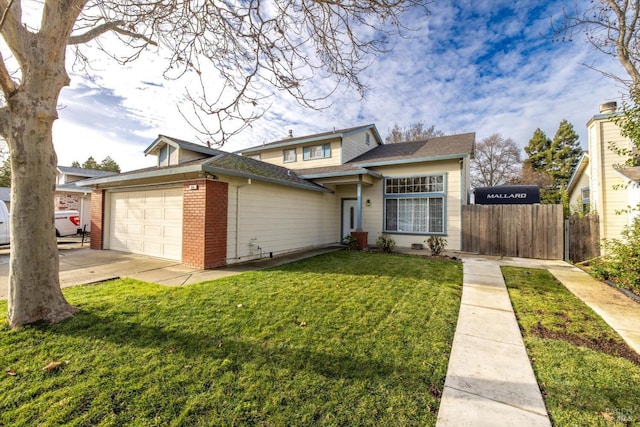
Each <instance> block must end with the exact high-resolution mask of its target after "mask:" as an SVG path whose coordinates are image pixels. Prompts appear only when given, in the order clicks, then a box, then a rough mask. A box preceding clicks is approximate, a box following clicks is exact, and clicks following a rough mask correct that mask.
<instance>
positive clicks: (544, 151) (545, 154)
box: [524, 128, 551, 173]
mask: <svg viewBox="0 0 640 427" xmlns="http://www.w3.org/2000/svg"><path fill="white" fill-rule="evenodd" d="M550 149H551V140H550V139H549V138H548V137H547V135H546V134H545V133H544V132H543V131H542V130H541V129H540V128H538V129H536V130H535V131H534V132H533V136H532V137H531V139H530V140H529V144H527V146H526V147H524V152H525V153H527V155H528V156H529V157H528V158H527V159H526V160H525V163H526V164H527V165H529V166H530V167H531V169H532V170H534V171H536V172H538V173H540V172H546V171H547V170H548V169H549V166H550V164H551V151H550Z"/></svg>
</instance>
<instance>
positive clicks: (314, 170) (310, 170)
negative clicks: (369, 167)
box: [295, 163, 366, 176]
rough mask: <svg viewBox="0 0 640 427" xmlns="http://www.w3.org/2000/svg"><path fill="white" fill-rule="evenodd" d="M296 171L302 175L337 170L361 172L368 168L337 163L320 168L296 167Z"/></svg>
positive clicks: (320, 173)
mask: <svg viewBox="0 0 640 427" xmlns="http://www.w3.org/2000/svg"><path fill="white" fill-rule="evenodd" d="M295 172H296V173H297V174H298V175H300V176H309V175H322V174H330V173H337V172H360V173H364V172H366V170H364V169H362V168H361V167H360V166H358V165H352V164H348V163H347V164H345V165H335V166H324V167H319V168H308V169H295Z"/></svg>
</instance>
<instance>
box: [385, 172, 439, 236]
mask: <svg viewBox="0 0 640 427" xmlns="http://www.w3.org/2000/svg"><path fill="white" fill-rule="evenodd" d="M384 193H385V194H384V230H385V232H390V233H407V234H444V233H445V220H444V218H445V216H444V215H445V213H444V212H445V198H446V196H445V175H444V174H439V175H424V176H412V177H405V178H385V191H384Z"/></svg>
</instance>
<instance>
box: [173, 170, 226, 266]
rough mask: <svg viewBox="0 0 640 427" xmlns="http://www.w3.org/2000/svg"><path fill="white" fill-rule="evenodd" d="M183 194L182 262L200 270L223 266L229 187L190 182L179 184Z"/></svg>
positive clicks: (209, 182)
mask: <svg viewBox="0 0 640 427" xmlns="http://www.w3.org/2000/svg"><path fill="white" fill-rule="evenodd" d="M190 188H192V189H190ZM183 195H184V199H183V211H182V263H183V264H185V265H188V266H191V267H195V268H202V269H208V268H215V267H220V266H222V265H225V264H226V259H227V212H228V208H229V185H228V184H227V183H226V182H220V181H215V180H210V179H197V180H190V181H186V182H184V184H183Z"/></svg>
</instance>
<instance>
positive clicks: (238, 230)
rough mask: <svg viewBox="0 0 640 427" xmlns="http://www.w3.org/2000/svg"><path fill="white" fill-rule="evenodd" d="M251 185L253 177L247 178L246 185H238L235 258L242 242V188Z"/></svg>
mask: <svg viewBox="0 0 640 427" xmlns="http://www.w3.org/2000/svg"><path fill="white" fill-rule="evenodd" d="M248 185H251V178H249V179H248V180H247V183H246V184H244V185H237V186H236V255H235V258H234V259H236V260H237V259H239V258H238V245H239V244H240V239H239V233H240V189H241V188H242V187H246V186H248Z"/></svg>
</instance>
